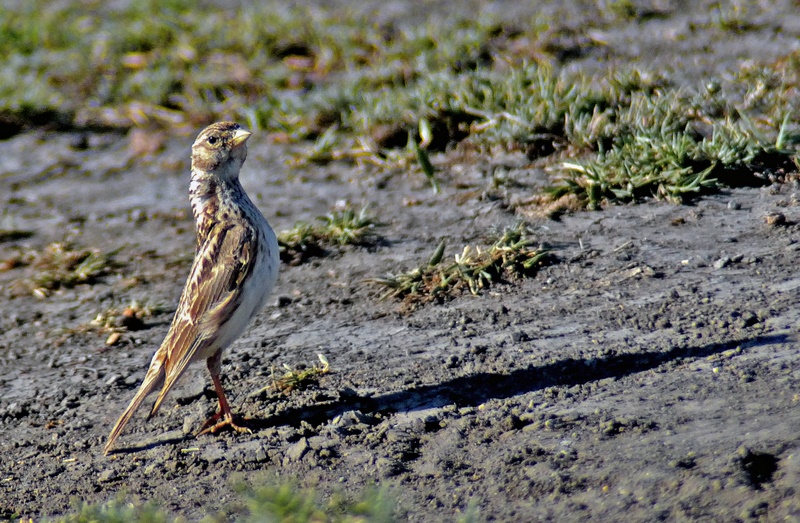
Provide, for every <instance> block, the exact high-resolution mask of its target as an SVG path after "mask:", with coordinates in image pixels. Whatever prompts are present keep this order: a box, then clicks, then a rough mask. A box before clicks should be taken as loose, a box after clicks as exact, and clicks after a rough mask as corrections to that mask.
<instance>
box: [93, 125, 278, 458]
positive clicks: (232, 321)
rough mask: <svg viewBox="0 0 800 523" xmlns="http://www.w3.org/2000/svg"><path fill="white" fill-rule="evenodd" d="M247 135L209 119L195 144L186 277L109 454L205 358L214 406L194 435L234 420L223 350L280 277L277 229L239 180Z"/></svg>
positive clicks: (112, 435) (234, 425) (113, 435)
mask: <svg viewBox="0 0 800 523" xmlns="http://www.w3.org/2000/svg"><path fill="white" fill-rule="evenodd" d="M250 136H251V133H250V132H249V131H246V130H245V129H243V128H242V127H241V126H239V124H237V123H234V122H217V123H214V124H211V125H209V126H208V127H206V128H205V129H204V130H203V131H201V132H200V134H199V135H198V136H197V139H196V140H195V141H194V144H193V145H192V163H191V181H190V185H189V200H190V203H191V208H192V214H193V216H194V221H195V229H196V235H197V242H196V250H195V256H194V262H193V263H192V268H191V270H190V271H189V277H188V278H187V280H186V284H185V286H184V288H183V292H182V294H181V297H180V301H179V302H178V308H177V310H176V312H175V316H174V317H173V319H172V323H171V325H170V327H169V331H168V332H167V335H166V336H165V338H164V341H163V342H162V343H161V345H160V346H159V348H158V350H156V352H155V354H154V355H153V358H152V360H151V361H150V366H149V368H148V369H147V374H146V375H145V377H144V380H143V381H142V384H141V385H140V387H139V389H138V390H137V392H136V394H135V395H134V396H133V399H132V400H131V401H130V403H129V404H128V407H127V408H126V409H125V411H124V412H123V413H122V415H121V416H120V417H119V420H118V421H117V422H116V424H115V425H114V427H113V428H112V429H111V433H110V434H109V436H108V440H107V442H106V445H105V447H104V454H106V455H107V454H109V453H110V452H111V450H112V448H113V447H114V443H115V442H116V440H117V438H119V436H120V434H121V433H122V430H123V429H124V428H125V425H127V423H128V422H129V421H130V419H131V416H133V414H134V412H136V410H137V409H138V408H139V407H140V406H141V404H142V402H143V401H144V399H145V398H146V397H147V396H149V395H150V394H151V393H153V392H155V391H156V390H158V391H159V392H158V396H157V398H156V400H155V402H154V403H153V406H152V408H151V410H150V414H149V416H148V417H147V419H148V420H149V419H150V418H151V417H152V416H153V415H155V413H156V412H157V411H158V409H159V407H160V406H161V404H162V403H163V401H164V399H165V398H166V396H167V394H168V393H169V391H170V390H171V389H172V388H173V387H174V386H175V383H176V382H177V381H178V379H179V378H180V377H181V375H182V374H183V373H184V371H185V370H186V368H187V367H188V366H189V364H191V363H194V362H198V361H201V360H205V361H206V365H207V367H208V371H209V373H210V374H211V381H212V383H213V385H214V389H215V391H216V393H217V400H218V402H219V410H218V411H217V413H216V414H214V416H212V417H211V418H209V419H208V421H206V422H205V424H204V425H203V426H202V427H201V430H200V431H199V432H198V433H197V435H200V434H205V433H208V432H211V433H214V432H216V431H218V430H219V429H221V428H223V427H225V426H230V427H231V428H233V429H234V430H236V431H238V432H248V431H249V430H248V429H247V428H246V427H243V426H240V425H238V424H237V423H236V422H235V421H234V419H233V413H232V412H231V408H230V405H229V404H228V400H227V398H226V397H225V391H224V390H223V387H222V383H221V381H220V372H221V367H222V353H223V351H224V350H225V349H226V348H227V347H228V346H230V344H231V343H233V341H234V340H236V339H237V338H238V337H239V336H240V335H241V334H242V332H243V331H244V330H245V328H246V327H247V326H248V324H249V323H250V321H251V320H252V319H253V318H254V317H255V316H256V315H257V314H258V313H259V312H260V311H261V309H262V308H263V307H264V304H265V303H266V301H267V298H268V296H269V294H270V292H271V291H272V289H273V287H274V286H275V283H276V282H277V279H278V268H279V265H280V253H279V248H278V241H277V238H276V237H275V233H274V231H273V230H272V227H270V225H269V222H267V220H266V218H264V215H262V214H261V212H260V211H259V210H258V208H257V207H256V206H255V204H253V202H252V200H250V198H249V197H248V196H247V193H245V191H244V189H243V188H242V185H241V183H240V182H239V171H240V169H241V167H242V164H243V163H244V161H245V159H246V158H247V145H246V142H247V139H248V138H250Z"/></svg>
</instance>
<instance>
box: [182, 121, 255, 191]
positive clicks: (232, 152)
mask: <svg viewBox="0 0 800 523" xmlns="http://www.w3.org/2000/svg"><path fill="white" fill-rule="evenodd" d="M249 137H250V132H248V131H245V130H244V129H242V127H241V126H239V124H237V123H234V122H217V123H214V124H211V125H209V126H208V127H206V128H205V129H203V131H202V132H201V133H200V134H199V135H197V139H196V140H195V141H194V144H193V145H192V173H196V174H201V173H202V174H206V175H212V176H213V175H216V176H218V177H220V178H222V179H234V178H236V177H238V176H239V169H240V168H241V167H242V164H243V163H244V160H245V158H247V145H245V142H247V139H248V138H249Z"/></svg>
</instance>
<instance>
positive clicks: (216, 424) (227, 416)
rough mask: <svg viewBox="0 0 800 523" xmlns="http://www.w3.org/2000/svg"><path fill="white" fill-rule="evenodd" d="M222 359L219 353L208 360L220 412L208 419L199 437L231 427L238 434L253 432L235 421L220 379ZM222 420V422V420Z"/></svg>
mask: <svg viewBox="0 0 800 523" xmlns="http://www.w3.org/2000/svg"><path fill="white" fill-rule="evenodd" d="M221 358H222V354H221V353H217V354H216V355H214V356H212V357H210V358H208V361H207V364H208V371H209V372H210V373H211V381H212V382H213V383H214V390H216V391H217V399H218V400H219V411H218V412H217V413H216V414H214V415H213V416H211V417H210V418H208V420H206V422H205V423H204V424H203V426H202V427H201V428H200V432H198V433H197V435H198V436H199V435H201V434H206V433H208V432H210V433H212V434H214V433H215V432H217V431H218V430H219V429H221V428H223V427H228V426H229V427H230V428H232V429H233V430H235V431H236V432H252V431H251V430H250V429H248V428H247V427H243V426H241V425H237V424H236V422H235V421H234V420H233V413H232V412H231V407H230V405H228V399H227V398H226V397H225V391H224V390H223V388H222V382H220V379H219V367H220V360H221ZM220 419H221V420H220Z"/></svg>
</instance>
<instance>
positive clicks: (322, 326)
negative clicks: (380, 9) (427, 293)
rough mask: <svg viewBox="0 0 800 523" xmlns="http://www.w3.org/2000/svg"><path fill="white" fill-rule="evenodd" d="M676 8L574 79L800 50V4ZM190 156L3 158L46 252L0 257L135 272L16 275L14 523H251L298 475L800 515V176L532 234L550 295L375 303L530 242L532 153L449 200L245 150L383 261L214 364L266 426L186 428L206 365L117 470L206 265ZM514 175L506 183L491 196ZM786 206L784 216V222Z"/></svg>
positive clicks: (500, 502)
mask: <svg viewBox="0 0 800 523" xmlns="http://www.w3.org/2000/svg"><path fill="white" fill-rule="evenodd" d="M661 4H664V5H666V7H667V8H668V12H667V15H666V16H664V17H658V18H654V19H648V20H646V21H639V22H635V21H634V22H629V23H628V22H626V23H625V24H623V25H622V26H621V27H620V30H619V32H618V33H609V34H607V35H606V37H607V38H606V40H607V42H606V45H605V46H604V47H603V48H602V50H601V51H591V52H590V53H588V55H578V56H577V57H572V58H570V57H567V58H565V62H564V64H563V66H564V67H583V66H585V67H597V66H598V65H602V64H603V63H605V62H614V61H618V62H624V61H626V60H629V59H631V58H636V59H637V60H642V66H643V67H650V68H653V69H656V68H658V67H661V66H660V65H659V64H662V65H663V64H664V63H669V64H673V65H674V69H675V70H681V74H684V75H686V76H685V80H686V82H687V83H691V82H693V81H695V80H696V79H697V78H700V77H702V75H704V74H707V73H708V71H715V72H716V73H718V74H724V73H725V71H726V70H728V69H730V68H731V67H735V64H736V63H737V61H741V60H744V59H748V58H753V59H771V58H776V57H779V56H781V55H782V54H783V53H786V52H788V50H790V49H791V48H792V46H795V47H796V46H797V37H798V34H799V33H800V23H797V22H798V19H797V16H796V15H794V14H793V12H792V10H791V9H792V6H791V3H786V4H781V7H776V11H775V16H774V18H767V19H766V21H763V18H764V16H766V15H763V12H761V13H762V14H761V16H762V19H760V20H761V21H763V26H761V28H760V29H757V30H756V34H754V35H752V34H748V35H745V36H740V37H739V36H731V38H730V40H728V41H725V40H719V41H715V42H707V41H704V37H703V36H702V34H699V33H698V32H697V31H692V30H689V29H688V27H689V25H688V24H689V23H690V22H692V21H694V22H697V21H698V20H700V21H702V20H705V19H706V18H707V17H708V16H710V15H709V14H708V5H706V4H703V5H701V6H699V7H695V6H694V4H691V5H690V4H684V3H682V2H672V3H670V2H662V3H659V5H661ZM581 5H582V4H580V5H576V6H574V9H575V12H576V13H577V12H580V8H581ZM398 6H399V7H398ZM402 6H403V3H402V2H394V3H391V4H389V5H388V6H387V8H386V9H387V11H386V13H388V14H385V16H400V15H398V13H401V14H403V13H402ZM404 14H405V15H408V13H404ZM416 15H417V16H419V13H417V14H416ZM776 28H780V30H776ZM676 31H677V32H679V33H680V32H682V31H683V32H685V33H686V35H688V36H687V37H686V38H674V36H670V35H674V32H676ZM651 48H652V49H656V50H657V52H655V51H654V52H653V53H652V55H651V54H648V51H647V50H648V49H651ZM592 53H595V54H592ZM598 53H601V54H598ZM709 53H710V55H709ZM714 53H716V54H714ZM701 55H702V56H701ZM570 56H572V55H570ZM648 57H651V58H652V59H653V61H650V62H648V61H647V60H648ZM671 74H677V73H674V71H673V73H671ZM192 139H193V137H192V136H180V137H174V138H172V139H169V140H167V141H166V142H165V146H164V149H163V150H161V151H160V152H158V153H156V154H154V155H152V156H148V157H145V158H142V157H139V156H137V155H136V154H135V153H134V152H132V149H131V148H130V147H129V145H130V138H129V137H128V136H125V135H123V134H113V133H112V134H88V135H79V134H77V133H54V132H45V131H40V132H31V133H27V134H23V135H19V136H16V137H13V138H11V139H9V140H7V141H4V142H0V197H1V198H2V206H3V213H2V216H0V220H1V222H0V225H2V227H0V228H2V229H19V230H28V231H32V232H33V233H34V234H33V236H31V237H29V238H22V239H15V240H9V241H5V242H3V243H1V244H0V259H5V258H7V257H9V256H11V255H12V254H13V253H14V252H16V250H15V249H17V248H18V247H25V248H28V247H29V248H35V249H39V248H41V247H43V246H45V245H47V244H48V243H50V242H53V241H58V240H62V239H64V238H69V239H71V240H72V241H74V242H75V244H77V245H80V246H85V247H91V248H97V249H100V250H102V251H104V252H109V251H118V252H117V254H116V255H115V259H116V260H117V262H118V263H119V266H118V268H115V269H114V270H113V271H112V273H111V274H109V275H107V276H105V277H103V278H101V279H100V281H98V282H96V283H94V284H92V285H79V286H77V287H75V288H72V289H64V290H60V291H58V292H56V293H54V294H53V295H51V296H49V297H47V298H44V299H41V298H37V297H34V296H32V295H30V294H25V295H19V293H15V292H11V291H10V290H9V289H12V288H13V287H14V282H18V281H20V280H22V279H24V278H27V277H29V276H30V270H31V269H30V268H26V267H19V268H14V269H11V270H7V271H4V272H0V287H2V288H3V292H4V297H3V299H2V301H0V371H1V373H0V387H2V388H1V389H0V390H2V397H0V422H2V425H0V430H2V435H3V437H2V439H1V440H0V449H1V452H2V461H0V519H3V518H8V517H11V516H12V515H14V514H17V515H20V516H24V517H33V518H35V519H37V520H38V519H40V518H41V517H43V516H45V515H50V516H52V515H58V514H63V513H66V512H69V510H70V507H71V500H72V499H82V500H86V501H89V502H102V501H106V500H109V499H112V498H114V497H115V496H116V495H118V494H120V493H122V494H124V495H126V496H128V497H129V498H131V499H139V500H154V501H155V502H156V503H158V504H159V505H161V506H163V507H165V508H166V509H168V510H169V511H171V512H172V513H174V514H176V515H184V516H186V517H187V518H188V519H189V520H190V521H193V520H199V519H200V518H201V517H203V515H205V514H215V513H217V512H218V511H220V510H223V509H224V510H230V506H231V503H233V502H235V501H236V500H238V499H240V497H239V495H238V494H236V493H235V491H234V487H235V486H236V485H237V484H241V483H246V484H251V485H258V484H263V483H267V482H271V481H275V480H276V479H280V480H293V481H295V482H296V483H297V484H298V485H300V486H304V487H313V488H315V489H316V490H317V491H318V492H320V493H321V494H323V495H328V494H331V493H334V492H343V493H345V494H347V495H358V493H360V492H362V491H363V490H364V488H365V487H367V486H370V485H375V484H380V485H385V486H388V487H389V489H390V492H391V493H392V495H393V496H394V498H395V500H396V502H397V504H398V507H399V508H398V515H399V517H400V519H408V520H412V521H438V520H454V519H456V518H458V517H459V514H462V513H463V512H464V511H466V510H467V507H468V506H470V505H473V506H474V507H475V508H477V510H478V514H479V519H481V520H489V521H534V520H550V521H578V520H581V521H583V520H594V521H615V520H620V519H622V518H625V520H626V521H657V520H665V521H749V520H761V521H800V492H798V487H797V486H798V484H800V363H798V356H800V349H798V342H797V341H796V337H795V335H796V333H797V329H798V316H800V307H799V306H798V305H800V298H798V288H800V276H798V275H797V274H795V273H794V269H795V268H797V258H798V251H800V241H799V240H800V225H798V222H800V206H798V198H797V194H800V187H798V186H797V185H795V184H794V183H787V184H784V185H775V186H766V187H761V188H749V189H735V190H731V191H728V192H724V193H721V194H717V195H713V196H709V197H705V198H703V199H701V200H699V201H697V202H696V203H695V204H694V205H683V206H681V205H674V204H670V203H663V202H646V203H643V204H638V205H629V206H610V207H607V208H605V209H604V210H600V211H592V212H580V213H577V214H573V215H567V216H564V217H563V218H562V219H561V220H560V221H552V220H544V219H529V221H530V225H531V228H532V230H533V231H534V234H535V236H536V237H537V238H538V239H539V240H540V241H541V242H542V243H543V244H545V245H547V246H548V247H549V248H550V249H552V251H553V253H554V254H555V255H556V256H557V257H558V259H559V261H560V262H559V263H557V264H554V265H552V266H549V267H546V268H544V269H543V270H541V272H540V273H539V274H538V275H537V276H536V277H535V278H532V279H527V280H523V281H519V282H513V283H510V284H504V285H498V286H495V287H493V288H491V289H490V290H488V291H486V292H484V293H483V294H481V295H480V296H477V297H475V296H469V295H466V296H461V297H458V298H456V299H454V300H452V301H449V302H446V303H444V304H428V305H425V306H423V307H420V308H419V309H417V310H416V311H413V312H410V313H406V312H404V311H402V310H401V308H400V307H399V305H398V304H397V303H396V302H393V301H391V300H389V301H378V300H377V299H376V293H377V289H376V288H374V287H372V286H370V285H368V284H366V283H365V282H364V281H365V280H366V279H368V278H371V277H375V276H381V275H384V274H386V273H392V272H398V271H401V270H407V269H410V268H412V267H414V266H416V265H417V264H419V263H420V262H421V261H422V260H425V259H427V257H428V256H430V254H431V252H432V251H433V249H434V248H435V246H436V244H437V243H438V242H439V240H440V239H441V238H445V239H447V241H448V244H449V246H450V247H449V251H448V254H447V255H448V256H452V254H454V253H455V252H457V251H458V250H460V248H461V246H463V245H465V244H467V243H472V244H485V242H486V241H487V240H486V239H487V238H488V237H489V236H490V234H491V231H492V230H493V229H495V228H498V227H500V228H502V227H503V226H507V225H511V224H513V223H515V222H516V220H518V219H519V216H518V215H517V214H515V213H514V212H513V211H509V210H508V206H507V205H506V203H507V202H509V201H512V200H513V199H514V198H518V197H520V195H523V196H524V195H525V194H529V193H530V192H531V191H533V190H535V188H536V187H539V186H541V185H542V184H543V183H544V181H545V174H544V173H543V172H542V171H541V170H540V169H538V168H536V167H535V166H532V165H531V164H530V162H529V161H528V160H527V159H526V158H525V156H524V155H522V154H498V155H496V156H492V157H479V158H476V157H474V156H472V157H469V158H467V159H464V158H462V157H459V156H458V154H456V153H452V156H451V157H450V158H445V157H444V156H441V157H436V158H434V160H435V161H436V162H438V163H439V164H440V165H442V166H445V167H443V170H442V172H441V173H440V176H441V177H442V187H443V192H442V194H440V195H434V194H432V192H431V190H430V188H429V186H428V184H427V182H426V181H425V180H424V177H423V176H422V175H419V174H408V173H399V174H395V175H393V176H387V175H374V174H371V173H365V172H363V171H359V170H358V169H357V168H355V167H353V166H349V165H328V166H320V167H308V168H294V167H290V166H288V165H287V164H286V163H285V161H284V160H285V158H286V152H287V151H286V149H285V146H281V145H276V144H271V143H269V141H268V140H267V138H266V137H265V136H263V135H261V136H260V135H258V134H256V135H254V136H253V138H252V139H251V141H250V155H249V158H248V160H247V163H246V164H245V168H244V170H243V174H242V179H243V184H244V186H245V188H246V189H247V190H248V191H249V192H250V194H252V195H254V200H255V201H256V203H257V204H258V205H259V206H260V208H261V209H262V210H263V211H264V214H265V215H266V216H267V217H268V218H269V219H270V221H271V222H272V223H273V225H274V226H275V228H276V229H278V230H281V229H286V228H289V227H290V226H291V225H293V224H294V223H295V221H297V220H306V221H313V219H314V218H315V217H316V216H318V215H321V214H325V213H326V212H328V211H329V210H330V209H331V207H332V206H334V205H336V204H337V202H341V201H347V202H350V203H352V204H353V205H355V206H361V205H364V204H369V205H370V207H371V209H373V210H374V212H375V214H376V215H377V216H378V217H379V219H380V220H381V221H382V222H383V223H384V224H385V225H384V226H383V227H380V228H379V229H378V232H379V233H380V234H381V235H382V236H383V237H384V238H385V242H384V244H383V245H380V246H378V247H376V248H372V249H363V248H345V249H343V250H341V251H332V252H331V253H329V254H330V255H329V256H328V257H325V258H320V259H315V260H312V261H311V262H309V263H307V264H303V265H301V266H296V267H287V266H284V267H283V268H282V269H283V272H282V273H281V276H280V280H279V283H278V286H277V288H276V290H275V291H274V295H273V297H272V298H271V299H270V301H269V305H268V306H267V307H266V309H265V310H264V312H263V313H262V314H261V315H260V316H259V317H258V318H257V320H256V321H255V322H254V325H253V326H252V328H250V329H249V330H248V331H247V332H246V334H245V335H244V336H243V337H242V338H241V339H240V340H239V341H237V342H236V343H235V344H234V345H233V346H232V348H231V349H230V350H229V351H228V353H227V355H226V357H225V360H224V365H223V373H224V383H225V385H226V388H227V390H228V391H229V399H230V400H231V401H232V404H233V405H234V408H235V409H236V410H237V411H238V412H239V413H241V414H242V415H244V416H246V417H249V418H251V424H252V426H253V428H254V432H253V434H249V435H248V434H237V433H231V432H224V433H222V434H219V435H214V436H202V437H199V438H197V439H194V438H193V436H192V435H191V434H192V433H193V431H195V430H196V429H197V428H198V427H199V426H200V425H201V424H202V422H203V421H204V420H205V418H206V416H208V415H209V414H211V413H212V412H213V410H214V409H215V407H216V401H215V398H214V394H213V391H212V388H211V385H210V380H209V379H208V377H207V374H206V371H205V369H203V368H200V367H198V368H196V369H193V370H192V371H190V373H189V375H188V376H187V377H186V379H184V381H183V383H182V385H181V386H180V387H179V388H178V389H177V390H176V391H175V393H174V394H172V399H171V400H169V401H168V402H167V404H165V408H163V409H162V411H161V412H160V413H159V414H158V415H157V416H156V417H155V418H154V419H153V420H151V421H149V422H146V421H145V420H144V415H143V414H140V415H139V416H137V417H135V419H134V420H133V421H132V423H131V424H130V425H129V428H128V430H127V432H126V433H125V434H124V436H123V438H122V440H121V443H120V446H121V447H122V449H123V452H120V453H117V454H114V455H112V456H109V457H105V456H103V455H102V445H103V443H104V440H105V437H106V435H107V433H108V431H109V429H110V427H111V425H112V424H113V422H114V421H115V419H116V417H117V416H118V415H119V414H120V412H121V411H122V409H123V408H124V406H125V405H126V404H127V402H128V401H129V399H130V398H131V396H132V394H133V392H134V390H135V388H136V387H137V386H138V384H139V382H140V381H141V379H142V378H143V376H144V372H145V369H146V366H147V364H148V362H149V359H150V357H151V355H152V353H153V351H154V350H155V348H156V347H157V346H158V344H159V343H160V341H161V340H162V339H163V336H164V334H165V333H166V330H167V327H168V325H169V322H170V320H171V314H172V312H174V308H175V306H176V303H177V299H178V297H179V294H180V291H181V288H182V285H183V282H184V278H185V276H186V274H187V271H188V267H189V265H190V263H191V256H192V253H193V241H194V237H193V224H192V222H191V220H190V219H189V216H190V214H189V210H188V202H187V185H188V154H189V145H190V144H191V141H192ZM450 160H452V161H450ZM498 172H501V173H502V174H503V176H505V177H507V178H510V179H513V180H514V181H515V183H514V184H506V187H513V188H512V189H505V190H507V191H510V192H508V193H504V192H503V190H500V191H499V192H498V191H497V190H495V189H491V190H490V189H488V188H489V187H490V185H491V179H492V175H493V173H494V174H495V175H496V174H497V173H498ZM776 212H780V213H782V214H783V215H784V216H785V218H786V222H785V223H783V224H780V223H779V224H777V225H776V224H770V223H767V221H766V220H765V219H764V217H765V216H766V215H768V214H770V213H776ZM134 299H137V300H146V301H147V302H149V303H155V304H162V305H163V307H164V310H163V311H162V312H160V313H158V314H156V315H155V316H153V317H150V318H147V319H146V320H145V325H144V328H143V329H141V330H137V331H132V332H126V333H124V334H123V335H122V337H121V339H120V341H119V342H118V343H117V344H115V345H112V346H106V345H105V343H104V342H105V338H106V336H105V335H104V334H101V333H98V332H95V331H88V332H83V331H82V330H81V329H80V328H79V327H80V326H81V325H86V324H88V323H89V322H90V321H91V320H92V319H93V318H95V316H96V315H97V314H98V313H99V312H102V311H104V310H106V309H108V308H110V307H124V306H126V305H127V304H129V303H130V302H131V300H134ZM318 353H322V354H324V355H325V356H326V357H327V359H328V360H329V361H330V364H331V372H330V373H329V374H327V375H324V376H322V377H321V378H320V379H319V381H318V383H317V384H316V385H312V386H311V387H309V388H306V389H304V390H296V391H293V392H291V393H290V394H288V395H286V394H283V393H280V392H278V391H275V390H274V389H272V388H268V387H269V386H270V384H271V383H272V378H271V369H272V368H273V367H275V368H277V372H279V373H280V372H281V368H282V365H283V364H286V365H289V366H290V367H292V368H298V367H301V366H310V365H313V364H315V363H316V362H317V354H318ZM226 507H227V508H226Z"/></svg>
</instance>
